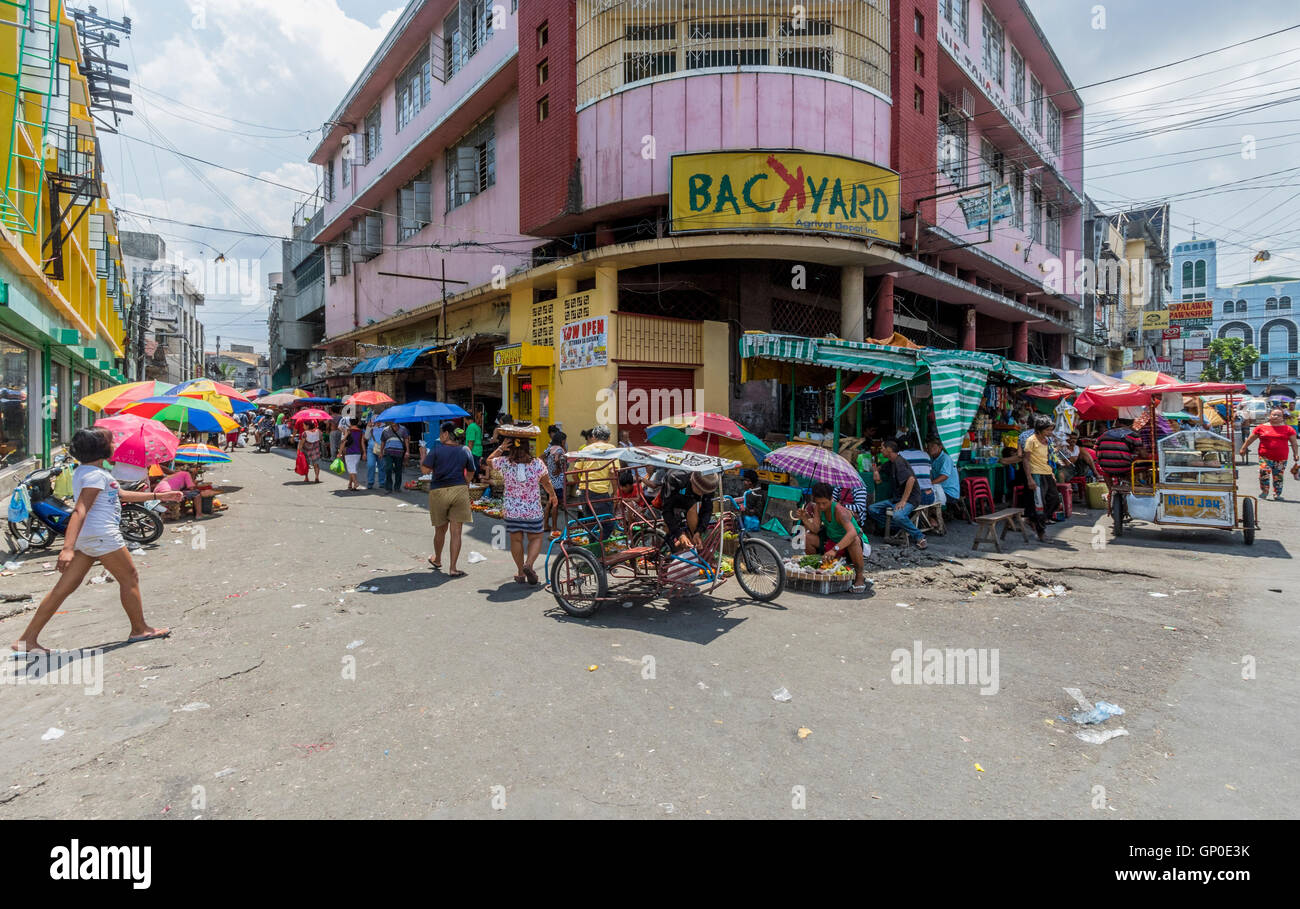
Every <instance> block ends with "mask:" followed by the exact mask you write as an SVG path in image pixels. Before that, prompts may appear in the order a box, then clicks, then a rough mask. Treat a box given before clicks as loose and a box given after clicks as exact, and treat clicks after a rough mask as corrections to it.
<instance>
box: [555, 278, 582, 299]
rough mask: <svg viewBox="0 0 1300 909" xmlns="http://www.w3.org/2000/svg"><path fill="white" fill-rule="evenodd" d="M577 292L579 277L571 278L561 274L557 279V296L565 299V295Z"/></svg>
mask: <svg viewBox="0 0 1300 909" xmlns="http://www.w3.org/2000/svg"><path fill="white" fill-rule="evenodd" d="M577 292H578V279H577V278H569V277H566V276H564V275H560V276H558V277H557V278H556V279H555V296H556V298H557V299H560V300H563V299H564V298H565V297H567V296H569V295H570V294H576V293H577Z"/></svg>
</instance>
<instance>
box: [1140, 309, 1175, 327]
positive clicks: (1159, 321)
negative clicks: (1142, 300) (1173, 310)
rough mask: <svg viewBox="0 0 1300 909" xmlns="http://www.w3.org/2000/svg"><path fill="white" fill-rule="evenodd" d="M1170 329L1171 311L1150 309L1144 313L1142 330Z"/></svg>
mask: <svg viewBox="0 0 1300 909" xmlns="http://www.w3.org/2000/svg"><path fill="white" fill-rule="evenodd" d="M1168 327H1169V310H1167V309H1148V310H1144V311H1143V313H1142V328H1143V329H1144V330H1146V331H1164V330H1165V329H1166V328H1168Z"/></svg>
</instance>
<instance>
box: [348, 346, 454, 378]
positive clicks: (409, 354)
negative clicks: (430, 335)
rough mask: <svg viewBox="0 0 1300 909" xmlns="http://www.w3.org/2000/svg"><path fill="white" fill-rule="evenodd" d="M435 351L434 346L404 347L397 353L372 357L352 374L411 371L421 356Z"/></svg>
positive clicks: (357, 366) (361, 363) (358, 366)
mask: <svg viewBox="0 0 1300 909" xmlns="http://www.w3.org/2000/svg"><path fill="white" fill-rule="evenodd" d="M433 349H434V347H433V346H432V345H430V346H428V347H404V348H402V349H401V350H399V351H398V352H397V353H391V354H385V355H384V356H382V357H370V358H369V359H366V360H362V361H361V362H360V363H358V364H357V365H356V366H354V367H352V374H353V375H354V376H355V375H356V374H358V373H364V372H388V371H389V370H393V369H409V368H410V367H411V366H412V365H413V364H414V363H415V360H416V358H417V357H419V356H420V354H423V353H428V352H429V351H431V350H433Z"/></svg>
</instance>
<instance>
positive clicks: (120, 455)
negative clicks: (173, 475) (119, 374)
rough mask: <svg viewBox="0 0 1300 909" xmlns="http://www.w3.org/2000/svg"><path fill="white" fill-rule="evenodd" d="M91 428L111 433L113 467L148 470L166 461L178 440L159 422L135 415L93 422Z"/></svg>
mask: <svg viewBox="0 0 1300 909" xmlns="http://www.w3.org/2000/svg"><path fill="white" fill-rule="evenodd" d="M95 426H97V427H99V428H101V429H107V430H108V431H109V432H111V433H112V434H113V457H112V461H113V463H115V464H133V465H135V466H136V467H148V466H150V465H151V464H161V463H163V462H165V461H170V460H171V459H172V457H173V456H174V455H175V454H176V446H178V445H180V443H181V440H180V439H179V438H177V437H176V433H174V432H172V431H171V430H170V429H168V428H167V427H166V426H164V425H163V424H161V423H157V422H154V421H153V420H147V419H145V418H144V417H141V416H136V415H135V414H118V415H117V416H115V417H103V418H101V419H99V420H96V421H95Z"/></svg>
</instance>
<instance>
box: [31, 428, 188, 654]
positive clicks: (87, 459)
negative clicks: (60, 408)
mask: <svg viewBox="0 0 1300 909" xmlns="http://www.w3.org/2000/svg"><path fill="white" fill-rule="evenodd" d="M68 448H69V450H70V451H71V452H72V456H73V457H74V458H76V459H77V460H78V461H79V462H80V463H81V466H80V467H78V468H77V469H76V472H74V473H73V475H72V497H73V499H74V501H75V502H76V505H74V506H73V509H72V516H71V517H70V518H69V519H68V531H67V534H66V535H65V536H64V538H63V550H62V551H61V552H60V553H59V561H58V564H57V565H56V566H55V567H56V568H58V570H59V571H60V572H61V573H62V575H63V576H62V577H61V578H59V580H58V582H57V583H56V584H55V585H54V589H53V590H51V591H50V592H49V593H48V594H46V596H45V599H43V600H41V605H40V607H39V608H37V610H36V613H35V614H34V615H33V616H32V620H31V622H30V623H29V624H28V626H27V628H26V630H25V631H23V634H22V637H20V638H19V639H18V640H16V641H14V643H13V644H12V645H10V646H11V649H12V650H14V651H17V652H19V653H48V652H49V650H48V648H45V647H42V646H41V645H40V643H39V642H38V641H37V640H36V639H37V637H38V636H39V635H40V633H41V630H42V629H43V628H44V627H45V624H46V623H47V622H48V621H49V620H50V617H51V616H53V615H54V613H55V612H57V611H58V610H59V607H61V606H62V605H63V601H64V600H66V599H67V598H68V596H69V595H70V594H71V593H72V591H74V590H76V589H77V587H78V586H79V585H80V584H81V582H82V580H83V579H84V578H85V577H86V572H88V571H90V566H92V565H94V564H95V562H99V563H100V564H102V565H103V566H104V567H105V568H107V569H108V570H109V571H110V572H111V573H112V575H113V578H114V580H116V581H117V586H118V588H119V589H120V590H121V592H122V608H123V609H124V610H126V616H127V618H128V619H129V620H130V621H131V632H130V634H129V636H128V637H127V643H134V642H135V641H147V640H149V639H151V638H162V637H166V636H167V635H169V634H171V630H170V629H168V628H154V627H152V626H151V625H149V623H147V622H146V621H145V620H144V605H143V604H142V603H141V601H140V576H139V575H138V574H137V573H136V570H135V563H134V562H133V561H131V553H130V552H129V551H128V550H127V548H126V541H125V540H123V539H122V532H121V530H120V529H119V524H120V523H121V521H122V505H121V503H122V502H148V501H150V500H152V499H158V500H160V501H163V502H179V501H180V500H181V493H180V492H179V491H175V492H163V493H154V492H129V491H127V490H124V489H119V488H118V484H117V480H115V479H113V475H112V474H110V473H109V472H108V471H107V470H105V469H104V461H105V459H107V458H109V457H112V454H113V437H112V435H111V434H110V433H109V431H108V430H106V429H79V430H77V434H76V435H74V436H73V437H72V444H71V445H69V446H68Z"/></svg>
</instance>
